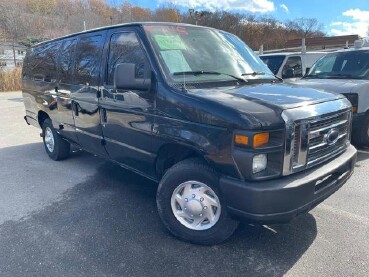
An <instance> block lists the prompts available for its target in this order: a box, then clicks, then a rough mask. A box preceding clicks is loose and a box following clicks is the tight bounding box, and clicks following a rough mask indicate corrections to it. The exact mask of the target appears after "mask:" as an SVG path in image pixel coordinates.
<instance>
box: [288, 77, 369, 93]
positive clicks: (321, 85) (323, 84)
mask: <svg viewBox="0 0 369 277" xmlns="http://www.w3.org/2000/svg"><path fill="white" fill-rule="evenodd" d="M367 83H368V80H357V79H355V80H352V79H351V80H347V79H300V80H298V81H296V82H294V85H297V86H303V87H310V88H314V89H320V90H324V91H326V92H335V93H351V92H354V91H356V90H357V89H358V88H359V87H360V86H362V85H365V84H367Z"/></svg>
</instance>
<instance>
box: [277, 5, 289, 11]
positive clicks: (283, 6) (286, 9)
mask: <svg viewBox="0 0 369 277" xmlns="http://www.w3.org/2000/svg"><path fill="white" fill-rule="evenodd" d="M279 6H280V7H281V8H282V9H283V10H284V11H285V13H289V12H290V10H289V9H288V7H287V6H286V5H285V4H281V5H279Z"/></svg>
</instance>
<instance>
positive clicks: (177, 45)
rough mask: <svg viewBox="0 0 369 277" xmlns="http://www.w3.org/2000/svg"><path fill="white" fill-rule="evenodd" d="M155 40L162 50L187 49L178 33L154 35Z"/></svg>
mask: <svg viewBox="0 0 369 277" xmlns="http://www.w3.org/2000/svg"><path fill="white" fill-rule="evenodd" d="M154 38H155V41H156V42H157V44H158V45H159V47H160V50H178V49H186V46H185V45H184V43H183V41H182V39H181V38H180V37H179V36H178V35H173V36H165V35H154Z"/></svg>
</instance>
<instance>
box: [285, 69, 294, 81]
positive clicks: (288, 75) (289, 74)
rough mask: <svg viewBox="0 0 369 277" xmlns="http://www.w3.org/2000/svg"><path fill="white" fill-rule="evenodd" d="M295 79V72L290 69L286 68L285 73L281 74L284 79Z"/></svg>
mask: <svg viewBox="0 0 369 277" xmlns="http://www.w3.org/2000/svg"><path fill="white" fill-rule="evenodd" d="M294 77H295V71H294V70H293V69H292V68H287V70H286V72H285V73H284V74H283V79H284V78H294Z"/></svg>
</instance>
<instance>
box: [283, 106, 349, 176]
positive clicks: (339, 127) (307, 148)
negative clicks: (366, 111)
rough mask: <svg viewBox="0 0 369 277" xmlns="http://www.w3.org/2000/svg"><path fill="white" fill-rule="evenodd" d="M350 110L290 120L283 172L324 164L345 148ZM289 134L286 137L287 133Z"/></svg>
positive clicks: (288, 172)
mask: <svg viewBox="0 0 369 277" xmlns="http://www.w3.org/2000/svg"><path fill="white" fill-rule="evenodd" d="M350 124H351V111H350V110H343V111H342V110H341V111H338V112H335V113H330V114H327V115H322V116H319V117H314V118H310V119H307V120H306V119H305V120H302V121H298V122H293V123H292V124H291V126H290V129H289V130H288V129H287V132H290V136H289V137H290V140H289V141H286V144H288V145H290V146H289V147H286V149H288V150H289V151H286V153H285V166H286V164H287V165H288V167H287V168H286V167H285V168H284V174H285V175H286V174H290V173H293V172H298V171H301V170H303V169H307V168H310V167H312V166H315V165H318V164H320V163H323V162H325V161H327V160H329V159H332V158H333V157H335V156H337V155H339V154H341V153H342V152H344V151H345V149H346V148H347V145H348V144H347V142H348V141H349V136H350V129H351V128H350V126H351V125H350ZM286 137H288V136H286Z"/></svg>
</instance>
